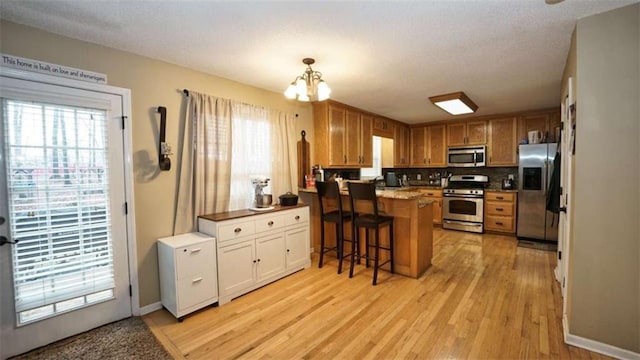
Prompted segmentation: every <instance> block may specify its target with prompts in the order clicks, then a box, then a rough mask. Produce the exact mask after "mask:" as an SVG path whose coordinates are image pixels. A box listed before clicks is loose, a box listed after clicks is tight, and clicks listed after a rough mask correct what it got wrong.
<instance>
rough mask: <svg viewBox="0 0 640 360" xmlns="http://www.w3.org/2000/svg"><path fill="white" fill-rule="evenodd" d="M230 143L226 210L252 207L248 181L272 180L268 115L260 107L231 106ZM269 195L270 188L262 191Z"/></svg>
mask: <svg viewBox="0 0 640 360" xmlns="http://www.w3.org/2000/svg"><path fill="white" fill-rule="evenodd" d="M231 109H232V123H231V126H232V128H233V143H234V144H235V146H234V147H233V150H232V151H231V153H232V155H231V158H232V164H231V175H232V179H231V189H230V193H231V199H230V203H229V208H228V210H238V209H246V208H249V207H252V206H253V195H254V189H253V186H252V184H251V177H252V176H256V175H260V176H266V177H268V178H271V159H272V155H271V146H270V144H271V129H270V126H269V111H268V110H267V109H265V108H263V107H260V106H254V105H250V104H244V103H241V102H237V101H236V102H233V105H232V107H231ZM264 193H265V194H270V193H271V186H269V187H267V188H265V189H264Z"/></svg>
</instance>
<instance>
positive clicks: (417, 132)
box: [410, 125, 447, 167]
mask: <svg viewBox="0 0 640 360" xmlns="http://www.w3.org/2000/svg"><path fill="white" fill-rule="evenodd" d="M445 133H446V132H445V126H444V125H433V126H421V127H414V128H411V163H410V165H411V166H413V167H445V166H446V165H447V164H446V146H445Z"/></svg>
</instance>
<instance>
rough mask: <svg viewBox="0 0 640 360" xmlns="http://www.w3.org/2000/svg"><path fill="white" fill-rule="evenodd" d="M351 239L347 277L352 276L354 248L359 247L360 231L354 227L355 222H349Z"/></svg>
mask: <svg viewBox="0 0 640 360" xmlns="http://www.w3.org/2000/svg"><path fill="white" fill-rule="evenodd" d="M351 239H352V240H351V241H352V246H353V249H352V250H351V265H350V266H349V278H352V277H353V265H354V263H355V260H356V259H355V254H356V252H355V249H357V248H359V247H360V232H359V231H358V228H357V227H356V224H355V223H351ZM358 261H360V257H358Z"/></svg>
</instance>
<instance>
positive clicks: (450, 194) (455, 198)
mask: <svg viewBox="0 0 640 360" xmlns="http://www.w3.org/2000/svg"><path fill="white" fill-rule="evenodd" d="M488 182H489V177H488V176H485V175H451V177H450V178H449V182H448V185H447V187H446V188H445V189H444V191H443V201H442V227H443V228H444V229H453V230H462V231H470V232H475V233H482V232H484V226H483V221H484V186H485V184H487V183H488Z"/></svg>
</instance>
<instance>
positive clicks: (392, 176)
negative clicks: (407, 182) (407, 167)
mask: <svg viewBox="0 0 640 360" xmlns="http://www.w3.org/2000/svg"><path fill="white" fill-rule="evenodd" d="M384 182H385V183H386V186H388V187H400V181H398V177H397V176H396V173H395V172H393V171H389V172H387V173H386V174H385V175H384Z"/></svg>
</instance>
